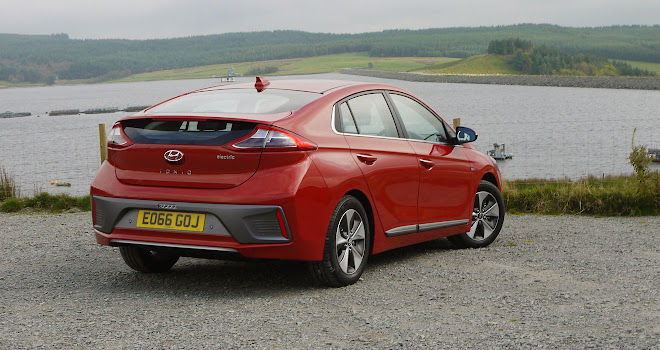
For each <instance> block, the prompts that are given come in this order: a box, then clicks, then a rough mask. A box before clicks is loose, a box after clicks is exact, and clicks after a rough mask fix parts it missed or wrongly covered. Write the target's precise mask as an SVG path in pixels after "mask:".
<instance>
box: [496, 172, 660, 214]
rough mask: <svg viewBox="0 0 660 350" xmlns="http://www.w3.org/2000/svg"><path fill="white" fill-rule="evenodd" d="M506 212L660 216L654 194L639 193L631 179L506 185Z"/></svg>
mask: <svg viewBox="0 0 660 350" xmlns="http://www.w3.org/2000/svg"><path fill="white" fill-rule="evenodd" d="M503 187H504V188H503V191H502V195H503V196H504V202H505V205H506V208H507V211H508V212H511V213H518V214H522V213H528V214H549V215H560V214H574V215H593V216H644V215H660V205H658V202H657V200H656V196H657V194H653V193H651V192H647V191H640V189H639V184H638V180H637V178H636V177H635V176H619V177H607V178H587V179H581V180H578V181H571V180H519V181H506V182H504V184H503Z"/></svg>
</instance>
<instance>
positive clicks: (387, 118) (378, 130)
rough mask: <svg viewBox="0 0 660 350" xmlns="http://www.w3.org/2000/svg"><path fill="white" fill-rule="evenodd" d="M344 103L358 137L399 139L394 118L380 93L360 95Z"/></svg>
mask: <svg viewBox="0 0 660 350" xmlns="http://www.w3.org/2000/svg"><path fill="white" fill-rule="evenodd" d="M346 103H347V104H348V108H350V112H351V114H352V116H353V119H354V120H355V124H356V126H357V131H358V132H359V134H360V135H371V136H385V137H399V134H398V132H397V129H396V124H394V118H393V117H392V113H391V112H390V108H389V107H388V105H387V101H386V100H385V96H383V94H382V93H372V94H365V95H360V96H357V97H355V98H352V99H350V100H348V102H346ZM342 116H343V113H342Z"/></svg>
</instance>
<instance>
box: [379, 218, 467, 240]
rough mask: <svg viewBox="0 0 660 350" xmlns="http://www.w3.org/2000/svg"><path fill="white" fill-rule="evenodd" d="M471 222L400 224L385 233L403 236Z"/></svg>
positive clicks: (464, 220)
mask: <svg viewBox="0 0 660 350" xmlns="http://www.w3.org/2000/svg"><path fill="white" fill-rule="evenodd" d="M469 222H470V220H468V219H463V220H452V221H440V222H431V223H428V224H420V225H407V226H399V227H395V228H393V229H391V230H389V231H386V232H385V235H386V236H387V237H394V236H401V235H407V234H411V233H417V232H425V231H431V230H439V229H441V228H447V227H453V226H460V225H465V224H467V223H469Z"/></svg>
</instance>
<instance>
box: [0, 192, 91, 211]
mask: <svg viewBox="0 0 660 350" xmlns="http://www.w3.org/2000/svg"><path fill="white" fill-rule="evenodd" d="M27 208H31V209H33V210H36V211H46V212H51V213H61V212H64V211H90V210H91V202H90V199H89V196H82V197H74V196H70V195H68V194H56V195H54V194H50V193H46V192H42V193H39V194H38V195H36V196H34V197H31V198H10V199H7V200H5V201H4V202H2V204H0V212H4V213H14V212H17V211H21V210H23V209H27Z"/></svg>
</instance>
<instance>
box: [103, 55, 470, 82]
mask: <svg viewBox="0 0 660 350" xmlns="http://www.w3.org/2000/svg"><path fill="white" fill-rule="evenodd" d="M459 60H460V59H459V58H448V57H369V55H367V53H344V54H337V55H326V56H317V57H307V58H292V59H285V60H271V61H258V62H236V63H226V64H214V65H206V66H200V67H191V68H181V69H170V70H163V71H157V72H148V73H140V74H135V75H131V76H129V77H125V78H121V79H118V80H116V81H120V82H122V81H123V82H128V81H149V80H170V79H198V78H210V77H212V76H214V75H216V76H221V75H225V74H227V71H228V70H229V68H234V73H237V74H243V75H253V74H250V73H251V72H253V71H255V70H259V69H265V68H276V70H274V69H271V70H274V72H272V73H269V74H268V75H295V74H317V73H329V72H335V71H338V70H339V69H342V68H368V67H369V64H371V65H372V69H374V70H379V71H389V72H407V71H410V70H413V69H417V68H421V67H426V66H429V65H438V64H442V63H447V62H454V61H459Z"/></svg>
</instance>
